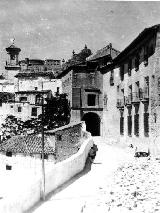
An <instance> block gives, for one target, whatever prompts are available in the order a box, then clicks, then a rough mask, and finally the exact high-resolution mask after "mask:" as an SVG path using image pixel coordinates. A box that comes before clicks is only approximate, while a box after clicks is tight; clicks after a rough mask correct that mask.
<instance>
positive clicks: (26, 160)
mask: <svg viewBox="0 0 160 213" xmlns="http://www.w3.org/2000/svg"><path fill="white" fill-rule="evenodd" d="M44 159H45V166H46V167H47V166H49V165H51V166H52V165H53V164H54V163H55V144H54V141H51V140H50V139H49V138H48V137H46V136H45V139H44ZM41 167H42V139H41V137H40V136H38V135H28V136H14V137H12V138H10V139H9V140H6V141H4V142H3V143H1V144H0V170H1V172H4V171H5V170H12V171H14V172H19V173H22V174H23V172H32V173H34V174H39V175H40V174H41Z"/></svg>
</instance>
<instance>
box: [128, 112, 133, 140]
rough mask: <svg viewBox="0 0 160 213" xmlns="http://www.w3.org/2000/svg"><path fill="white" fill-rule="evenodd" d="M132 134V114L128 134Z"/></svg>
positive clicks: (129, 117) (129, 118) (129, 119)
mask: <svg viewBox="0 0 160 213" xmlns="http://www.w3.org/2000/svg"><path fill="white" fill-rule="evenodd" d="M131 135H132V116H131V115H129V116H128V136H131Z"/></svg>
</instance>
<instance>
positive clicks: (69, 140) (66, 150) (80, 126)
mask: <svg viewBox="0 0 160 213" xmlns="http://www.w3.org/2000/svg"><path fill="white" fill-rule="evenodd" d="M45 134H46V135H49V136H50V137H54V140H55V144H56V145H55V150H56V159H57V162H59V161H62V160H64V159H66V158H68V157H70V156H71V155H73V154H75V153H77V151H78V150H79V147H80V145H81V143H82V141H83V140H84V134H85V123H84V122H83V121H81V122H74V123H70V124H69V125H65V126H62V127H60V128H57V129H55V130H49V131H46V132H45ZM88 134H89V133H88ZM51 140H53V138H52V139H51Z"/></svg>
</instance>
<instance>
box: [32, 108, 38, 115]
mask: <svg viewBox="0 0 160 213" xmlns="http://www.w3.org/2000/svg"><path fill="white" fill-rule="evenodd" d="M31 116H37V108H36V107H33V108H32V113H31Z"/></svg>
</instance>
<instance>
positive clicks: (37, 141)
mask: <svg viewBox="0 0 160 213" xmlns="http://www.w3.org/2000/svg"><path fill="white" fill-rule="evenodd" d="M0 152H13V153H24V154H41V153H42V139H41V137H39V136H38V135H28V136H14V137H12V138H10V139H9V140H7V141H4V142H3V143H1V144H0ZM54 153H55V150H54V148H53V146H52V144H51V143H50V141H49V140H48V139H47V137H46V136H45V138H44V154H54Z"/></svg>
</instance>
